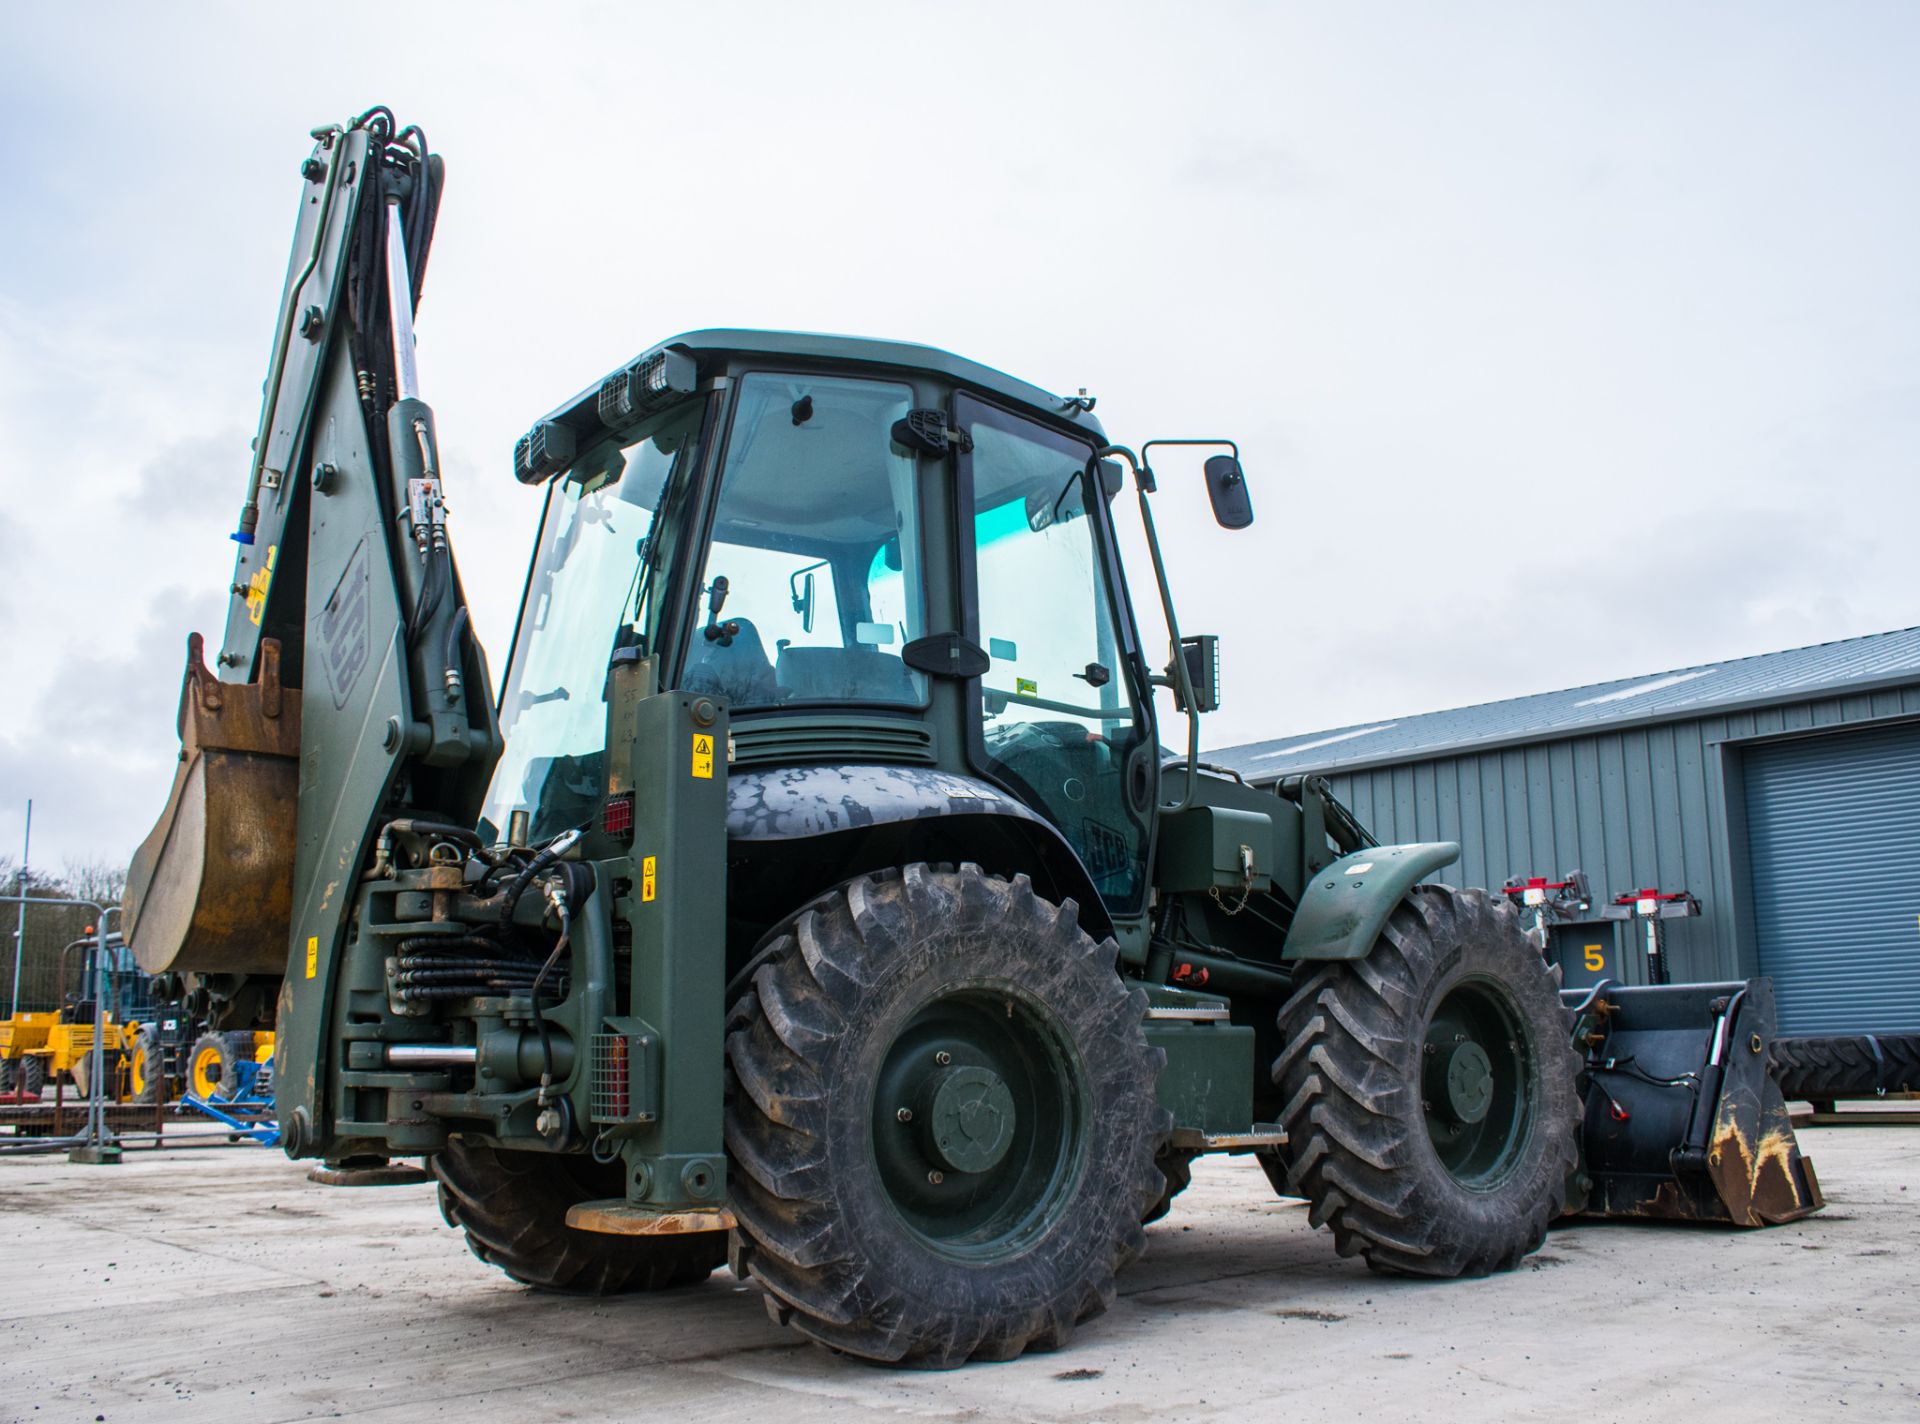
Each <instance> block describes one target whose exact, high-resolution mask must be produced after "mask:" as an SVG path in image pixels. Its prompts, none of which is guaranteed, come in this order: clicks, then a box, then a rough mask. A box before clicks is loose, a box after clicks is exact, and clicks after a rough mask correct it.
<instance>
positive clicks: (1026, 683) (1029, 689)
mask: <svg viewBox="0 0 1920 1424" xmlns="http://www.w3.org/2000/svg"><path fill="white" fill-rule="evenodd" d="M1013 695H1014V696H1015V697H1037V696H1039V695H1040V683H1039V681H1038V680H1037V679H1035V678H1031V677H1016V678H1015V679H1014V680H1013Z"/></svg>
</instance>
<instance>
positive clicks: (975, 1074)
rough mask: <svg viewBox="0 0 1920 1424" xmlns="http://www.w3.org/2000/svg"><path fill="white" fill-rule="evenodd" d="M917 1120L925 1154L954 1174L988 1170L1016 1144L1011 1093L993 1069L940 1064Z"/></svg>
mask: <svg viewBox="0 0 1920 1424" xmlns="http://www.w3.org/2000/svg"><path fill="white" fill-rule="evenodd" d="M922 1101H923V1102H924V1103H925V1104H926V1106H925V1108H924V1109H923V1110H922V1111H921V1112H920V1114H919V1118H920V1121H921V1122H922V1123H924V1124H925V1127H924V1129H923V1133H922V1136H923V1145H924V1146H925V1148H926V1152H927V1155H928V1156H929V1157H931V1158H932V1159H933V1160H934V1161H936V1162H938V1163H940V1164H942V1165H943V1166H944V1167H945V1168H946V1170H948V1171H952V1172H989V1171H992V1170H993V1169H994V1168H995V1167H997V1166H999V1165H1000V1162H1001V1160H1002V1159H1003V1158H1004V1157H1005V1156H1006V1155H1007V1149H1008V1148H1009V1147H1011V1146H1012V1145H1013V1132H1014V1126H1015V1112H1014V1106H1013V1093H1012V1092H1011V1090H1009V1089H1008V1087H1007V1085H1006V1083H1004V1082H1003V1081H1002V1080H1001V1078H1000V1075H999V1074H998V1073H995V1072H994V1071H993V1070H992V1069H991V1068H983V1067H974V1066H968V1067H949V1068H940V1069H937V1070H936V1071H935V1072H933V1073H932V1074H930V1075H929V1076H928V1079H927V1086H926V1090H925V1092H924V1093H923V1094H922Z"/></svg>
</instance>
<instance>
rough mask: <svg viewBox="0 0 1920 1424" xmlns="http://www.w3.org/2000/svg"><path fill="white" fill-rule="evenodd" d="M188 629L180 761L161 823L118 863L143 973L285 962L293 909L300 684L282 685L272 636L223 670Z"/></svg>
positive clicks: (242, 970) (276, 970)
mask: <svg viewBox="0 0 1920 1424" xmlns="http://www.w3.org/2000/svg"><path fill="white" fill-rule="evenodd" d="M205 658H206V648H205V644H204V642H203V641H202V639H201V637H200V635H199V634H198V633H195V634H194V635H193V636H192V637H190V638H189V639H188V640H187V671H186V678H185V681H184V684H183V685H182V687H181V690H180V722H179V725H180V769H179V770H178V771H177V772H175V773H174V778H173V791H172V793H171V794H170V795H169V796H168V797H167V808H166V810H165V811H163V812H161V813H160V821H159V824H158V825H156V826H155V827H154V828H153V830H152V832H151V833H149V834H148V836H147V838H146V840H145V841H143V842H142V843H141V845H140V849H139V850H138V851H136V852H135V853H134V857H133V864H132V865H130V866H129V867H128V868H127V895H126V910H125V915H126V920H125V932H126V942H127V943H128V944H129V945H130V946H132V948H133V953H134V958H136V959H137V960H139V961H140V967H141V968H143V969H145V970H146V971H147V972H148V973H150V974H158V973H162V972H165V971H169V970H173V971H184V972H190V973H195V974H283V973H285V972H286V966H287V927H288V924H289V922H290V921H291V919H292V916H293V847H294V827H293V821H294V804H295V801H296V800H297V798H298V793H299V789H300V694H299V692H298V691H296V690H294V689H292V688H284V687H282V686H281V685H280V645H279V643H278V642H276V641H275V640H273V639H271V638H263V639H261V641H260V675H259V679H258V680H257V681H255V682H250V683H232V682H221V681H219V680H218V679H217V678H215V677H214V675H213V674H212V673H211V672H209V671H208V670H207V666H206V661H205Z"/></svg>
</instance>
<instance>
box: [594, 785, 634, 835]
mask: <svg viewBox="0 0 1920 1424" xmlns="http://www.w3.org/2000/svg"><path fill="white" fill-rule="evenodd" d="M600 829H601V830H603V831H605V832H606V833H607V834H608V835H610V836H618V837H620V839H622V840H632V839H633V793H632V792H631V791H629V792H625V793H624V794H622V795H619V796H609V797H608V798H607V800H606V804H605V805H603V806H602V807H601V808H600Z"/></svg>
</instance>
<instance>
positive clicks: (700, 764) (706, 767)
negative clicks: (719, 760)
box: [693, 732, 713, 781]
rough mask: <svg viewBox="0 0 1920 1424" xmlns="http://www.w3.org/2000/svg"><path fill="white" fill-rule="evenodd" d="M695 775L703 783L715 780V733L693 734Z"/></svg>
mask: <svg viewBox="0 0 1920 1424" xmlns="http://www.w3.org/2000/svg"><path fill="white" fill-rule="evenodd" d="M693 774H694V775H695V776H697V777H699V778H701V780H703V781H711V780H713V733H711V732H695V733H694V734H693Z"/></svg>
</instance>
